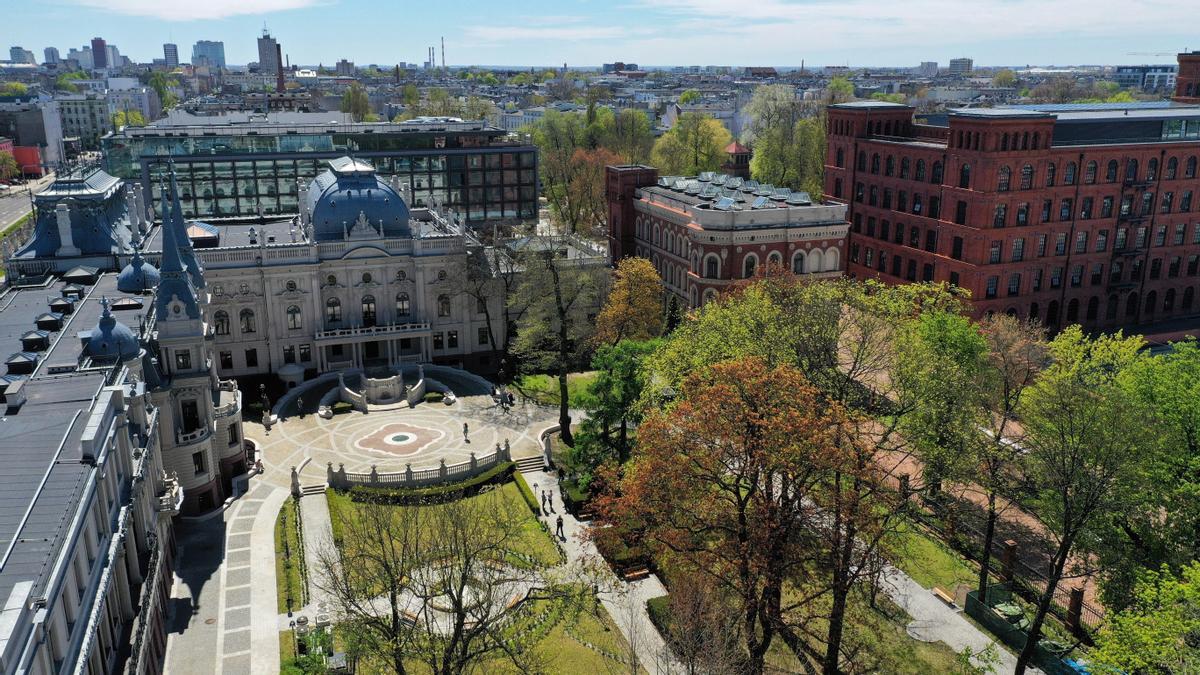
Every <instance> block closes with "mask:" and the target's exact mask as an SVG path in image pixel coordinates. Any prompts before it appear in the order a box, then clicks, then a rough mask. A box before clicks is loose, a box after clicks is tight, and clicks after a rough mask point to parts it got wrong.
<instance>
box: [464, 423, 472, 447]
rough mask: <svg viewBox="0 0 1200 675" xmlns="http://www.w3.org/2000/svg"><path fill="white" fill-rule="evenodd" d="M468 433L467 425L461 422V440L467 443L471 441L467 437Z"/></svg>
mask: <svg viewBox="0 0 1200 675" xmlns="http://www.w3.org/2000/svg"><path fill="white" fill-rule="evenodd" d="M469 431H470V429H469V428H468V427H467V423H466V422H463V440H464V441H466V442H467V443H470V442H471V439H470V437H469V436H468V433H469Z"/></svg>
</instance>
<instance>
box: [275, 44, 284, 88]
mask: <svg viewBox="0 0 1200 675" xmlns="http://www.w3.org/2000/svg"><path fill="white" fill-rule="evenodd" d="M284 89H285V87H284V86H283V48H281V47H280V46H279V43H278V42H276V43H275V91H277V92H279V93H280V94H282V93H283V92H284Z"/></svg>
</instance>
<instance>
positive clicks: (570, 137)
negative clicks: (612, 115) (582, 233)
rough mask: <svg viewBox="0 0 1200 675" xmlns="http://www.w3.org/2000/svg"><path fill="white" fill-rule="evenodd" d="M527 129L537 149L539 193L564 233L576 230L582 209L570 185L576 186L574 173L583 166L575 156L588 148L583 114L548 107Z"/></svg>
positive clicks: (579, 223) (581, 217)
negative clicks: (540, 181)
mask: <svg viewBox="0 0 1200 675" xmlns="http://www.w3.org/2000/svg"><path fill="white" fill-rule="evenodd" d="M528 131H529V133H530V136H531V137H532V138H533V144H534V145H535V146H537V149H538V166H539V168H540V169H541V174H542V195H543V196H545V197H546V201H547V202H548V203H549V206H550V212H551V213H552V214H553V215H554V217H555V218H556V219H557V221H558V224H559V225H560V226H561V227H562V228H563V229H564V230H565V231H567V232H575V231H577V230H578V229H580V225H581V223H582V220H583V216H582V213H583V211H584V209H583V207H582V205H580V204H579V203H578V201H577V200H576V198H577V197H579V196H581V195H579V194H578V193H577V192H573V191H572V190H571V185H572V184H575V185H576V187H578V185H579V183H577V182H576V181H575V173H576V172H577V171H579V170H580V169H581V168H583V167H584V166H585V163H584V162H582V161H581V158H577V157H576V155H575V153H576V151H578V150H581V149H585V148H587V147H588V143H587V128H586V126H585V125H584V120H583V117H582V116H580V115H575V114H569V113H560V112H557V111H553V110H547V111H546V114H545V115H544V116H543V117H542V119H541V120H539V121H538V122H537V123H536V124H533V125H532V126H531V127H530V128H529V130H528ZM583 196H586V193H585V195H583Z"/></svg>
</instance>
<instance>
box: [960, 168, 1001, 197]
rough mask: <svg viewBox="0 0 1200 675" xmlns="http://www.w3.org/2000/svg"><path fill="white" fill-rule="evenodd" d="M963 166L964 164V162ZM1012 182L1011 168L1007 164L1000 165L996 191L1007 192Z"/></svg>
mask: <svg viewBox="0 0 1200 675" xmlns="http://www.w3.org/2000/svg"><path fill="white" fill-rule="evenodd" d="M963 166H966V165H965V164H964V165H963ZM1011 183H1012V169H1010V168H1008V167H1007V166H1002V167H1000V180H999V181H998V182H997V183H996V190H997V191H998V192H1008V188H1009V187H1010V185H1011Z"/></svg>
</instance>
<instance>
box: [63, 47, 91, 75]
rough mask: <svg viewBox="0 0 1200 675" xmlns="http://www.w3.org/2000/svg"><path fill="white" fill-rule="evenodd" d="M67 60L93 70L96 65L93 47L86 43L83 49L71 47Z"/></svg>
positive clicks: (84, 68)
mask: <svg viewBox="0 0 1200 675" xmlns="http://www.w3.org/2000/svg"><path fill="white" fill-rule="evenodd" d="M67 60H68V61H74V62H75V63H77V64H79V67H80V68H82V69H83V70H91V69H92V68H93V67H94V60H93V59H92V48H91V47H89V46H87V45H84V46H83V49H71V50H70V51H68V52H67Z"/></svg>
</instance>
